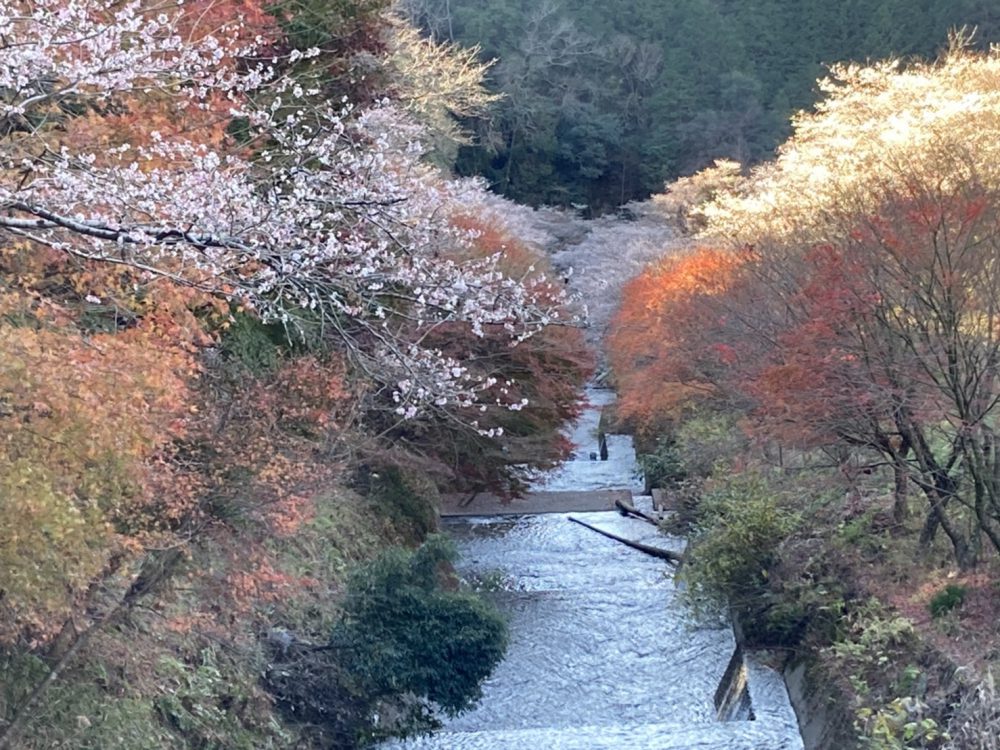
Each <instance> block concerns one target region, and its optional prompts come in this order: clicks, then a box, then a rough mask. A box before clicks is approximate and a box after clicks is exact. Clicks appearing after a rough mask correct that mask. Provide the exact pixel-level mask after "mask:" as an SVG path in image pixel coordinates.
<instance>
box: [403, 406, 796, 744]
mask: <svg viewBox="0 0 1000 750" xmlns="http://www.w3.org/2000/svg"><path fill="white" fill-rule="evenodd" d="M589 400H590V402H591V404H592V405H593V406H592V407H591V408H590V409H588V410H587V412H586V413H585V414H584V415H583V418H582V419H581V420H580V422H579V423H578V424H577V425H576V426H575V427H574V430H573V434H572V439H573V441H574V443H575V445H576V446H577V452H576V458H575V459H574V460H571V461H569V462H567V463H566V464H565V465H564V466H562V467H561V468H560V469H558V470H557V471H556V472H553V473H552V474H551V475H549V476H547V477H545V478H544V479H543V480H542V481H541V482H540V483H539V484H540V486H541V487H542V488H544V489H546V490H574V491H581V490H588V489H606V488H627V489H632V488H635V486H636V484H635V483H636V479H635V476H634V463H635V454H634V451H633V449H632V445H631V439H630V438H629V437H627V436H614V439H613V440H612V441H609V460H608V461H591V460H590V457H589V454H590V452H591V451H592V450H597V448H596V445H597V439H596V427H597V420H598V418H599V405H601V404H603V403H607V402H608V400H610V396H609V395H608V394H607V393H603V392H599V391H598V392H593V391H592V392H590V394H589ZM637 502H640V503H641V499H640V498H637ZM571 515H573V516H574V517H579V518H581V519H583V520H586V521H587V522H588V523H590V524H593V525H595V526H598V527H600V528H602V529H605V530H608V531H612V532H614V533H617V534H619V535H621V536H624V537H627V538H630V539H634V540H637V541H644V542H646V543H649V544H655V545H658V546H661V547H668V548H673V549H675V550H678V551H679V550H680V549H681V548H682V546H683V540H681V539H677V538H671V537H666V536H664V535H662V534H661V533H660V532H659V531H658V530H657V529H655V528H654V527H652V526H651V525H649V524H646V523H644V522H642V521H638V520H635V519H631V518H624V517H622V516H620V515H618V514H617V513H613V512H603V513H580V514H571ZM446 527H447V529H448V531H449V532H450V533H451V534H452V535H453V537H454V538H455V539H456V541H457V542H458V545H459V549H460V550H461V552H462V561H461V564H460V572H462V573H465V574H467V575H470V576H471V575H477V576H480V577H481V576H483V575H484V574H487V575H488V574H494V577H499V578H501V579H503V580H504V581H505V582H506V586H505V587H504V588H505V589H506V590H504V591H502V592H500V593H498V594H496V597H497V600H498V603H499V604H500V606H501V608H502V609H503V610H504V611H505V612H507V613H508V616H509V618H510V628H511V636H512V642H511V646H510V649H509V651H508V654H507V657H506V659H505V660H504V662H503V663H502V664H501V665H500V666H499V667H498V668H497V670H496V672H495V673H494V674H493V675H492V676H491V677H490V679H489V680H488V681H487V682H486V684H485V686H484V689H483V698H482V700H481V701H480V703H479V705H478V706H477V707H476V708H475V709H474V710H473V711H471V712H469V713H467V714H465V715H463V716H460V717H457V718H455V719H453V720H450V721H448V722H447V723H446V726H445V728H444V730H443V731H441V732H439V733H438V734H436V735H434V736H432V737H427V738H421V739H417V740H412V741H409V742H406V743H398V744H396V745H394V746H393V747H396V748H409V749H410V750H418V749H428V750H437V749H440V750H549V749H550V748H561V749H564V750H604V749H607V750H612V749H614V750H668V749H669V750H675V749H676V750H679V749H680V748H700V749H705V750H751V749H752V750H779V749H780V750H801V748H802V742H801V739H800V737H799V734H798V729H797V726H796V722H795V716H794V713H793V712H792V711H791V708H790V706H789V705H788V698H787V694H786V692H785V690H784V685H783V683H782V682H781V680H780V677H779V676H777V675H776V674H775V673H774V672H772V671H771V670H769V669H767V668H766V667H763V666H761V665H757V664H750V665H748V667H749V672H750V674H751V676H752V677H753V679H752V681H751V683H752V684H751V685H750V687H751V691H750V692H751V697H752V702H753V705H752V710H753V715H754V716H756V720H753V721H719V719H718V712H717V710H716V706H715V701H714V698H715V694H716V690H717V688H718V686H719V684H720V681H721V680H722V678H723V675H724V674H725V672H726V668H727V666H728V665H729V663H730V659H731V658H732V656H733V651H734V646H735V644H734V640H733V635H732V631H731V629H729V628H728V627H724V626H723V625H722V624H721V623H719V624H716V625H714V626H713V625H706V624H705V623H703V622H696V621H694V620H693V619H692V618H691V616H690V615H689V614H688V613H687V612H686V610H685V609H684V608H683V607H682V606H681V605H680V603H678V602H677V601H676V595H677V589H676V587H675V585H674V582H673V580H672V578H671V577H670V569H669V568H668V567H667V566H666V565H665V564H664V563H663V562H662V561H661V560H657V559H655V558H652V557H648V556H646V555H644V554H642V553H640V552H637V551H635V550H632V549H629V548H628V547H625V546H623V545H621V544H619V543H618V542H615V541H613V540H610V539H607V538H605V537H602V536H600V535H598V534H595V533H594V532H593V531H590V530H588V529H586V528H584V527H582V526H580V525H578V524H575V523H572V522H570V521H569V517H568V515H567V514H550V515H535V516H520V517H513V518H512V517H504V518H499V517H494V518H473V519H463V520H461V521H459V520H455V521H450V522H448V524H447V526H446Z"/></svg>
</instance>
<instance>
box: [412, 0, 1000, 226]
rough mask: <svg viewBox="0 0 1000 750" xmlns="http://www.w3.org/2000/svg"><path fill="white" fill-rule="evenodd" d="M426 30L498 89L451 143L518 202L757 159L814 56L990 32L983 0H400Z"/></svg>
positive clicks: (876, 52) (593, 201)
mask: <svg viewBox="0 0 1000 750" xmlns="http://www.w3.org/2000/svg"><path fill="white" fill-rule="evenodd" d="M403 5H404V8H405V10H406V11H407V12H408V14H409V15H410V18H411V19H412V20H413V21H414V22H415V23H417V24H418V25H420V26H421V28H423V29H424V31H425V32H427V33H429V34H430V35H432V36H433V37H435V38H436V39H441V40H453V41H458V42H460V43H462V44H464V45H470V46H471V45H477V44H478V45H480V46H481V48H482V57H483V58H484V59H494V58H495V59H496V60H497V63H496V65H495V66H494V67H493V70H492V74H491V76H490V79H489V85H490V86H491V87H492V88H493V89H494V90H495V91H498V92H502V93H503V95H504V98H503V100H502V102H501V103H500V104H499V105H498V107H497V109H496V117H495V120H494V122H493V123H492V124H491V125H489V126H483V127H482V128H481V129H480V132H479V138H478V139H477V142H476V144H475V145H470V146H467V147H465V148H464V149H462V151H461V153H460V156H459V160H458V169H459V171H460V172H461V173H462V174H467V175H468V174H482V175H485V176H487V177H488V178H489V180H490V181H491V182H492V183H493V184H494V185H495V187H496V189H498V190H499V191H500V192H502V193H503V194H504V195H507V196H509V197H512V198H515V199H517V200H520V201H525V202H528V203H532V204H543V203H548V204H561V205H568V204H571V203H583V204H587V205H589V206H591V207H594V208H604V207H608V206H614V205H618V204H621V203H625V202H627V201H629V200H632V199H636V198H644V197H646V196H648V195H649V194H650V193H652V192H656V191H658V190H659V189H660V188H662V186H663V183H664V182H665V181H667V180H671V179H673V178H675V177H677V176H679V175H685V174H690V173H692V172H695V171H697V170H699V169H701V168H703V167H705V166H707V165H709V164H711V162H712V161H713V160H714V159H717V158H730V159H735V160H737V161H739V162H741V163H754V162H758V161H761V160H762V159H766V158H767V157H768V156H769V155H771V154H772V153H773V150H774V148H775V147H776V146H777V145H778V144H779V143H781V142H782V141H783V140H784V139H785V138H786V137H787V136H788V134H789V129H788V122H789V117H790V115H791V114H792V113H794V112H795V111H798V110H801V109H808V108H810V107H811V106H812V104H813V102H814V101H816V98H817V89H816V80H817V79H818V78H821V77H822V76H823V75H824V73H825V67H824V65H825V64H828V63H833V62H836V61H839V60H866V59H882V58H886V57H891V56H904V57H906V56H912V55H915V56H923V57H927V56H933V55H934V54H935V53H936V52H937V51H938V50H939V49H940V48H941V47H942V45H943V44H944V42H945V39H946V36H947V33H948V30H949V29H950V28H953V27H960V26H975V27H977V28H978V34H977V37H976V38H977V40H978V43H979V44H982V45H986V44H988V43H989V42H991V41H994V42H995V41H997V40H998V39H1000V7H998V6H997V4H996V3H995V2H992V0H917V1H916V2H913V1H912V0H875V1H874V2H866V1H864V0H846V1H844V2H828V1H827V0H804V1H803V0H750V1H746V0H743V1H740V2H736V1H734V0H677V1H676V2H670V3H663V2H654V1H652V0H629V1H628V2H622V1H619V2H596V1H595V0H580V1H579V2H573V3H563V2H559V0H542V2H536V1H535V0H502V1H501V2H497V1H496V0H405V2H404V3H403Z"/></svg>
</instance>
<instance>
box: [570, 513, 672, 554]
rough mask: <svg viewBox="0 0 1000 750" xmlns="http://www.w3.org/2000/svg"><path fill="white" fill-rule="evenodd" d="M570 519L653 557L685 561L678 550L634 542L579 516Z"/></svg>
mask: <svg viewBox="0 0 1000 750" xmlns="http://www.w3.org/2000/svg"><path fill="white" fill-rule="evenodd" d="M569 520H570V521H572V522H573V523H578V524H580V525H581V526H583V527H584V528H587V529H590V530H591V531H596V532H597V533H598V534H600V535H601V536H606V537H607V538H608V539H614V540H615V541H616V542H620V543H622V544H624V545H625V546H626V547H631V548H632V549H634V550H638V551H639V552H642V553H645V554H647V555H650V556H652V557H658V558H659V559H661V560H666V561H667V562H668V563H670V564H671V565H680V564H681V562H683V561H684V557H683V556H682V555H678V554H677V553H676V552H671V551H670V550H668V549H661V548H660V547H653V546H651V545H649V544H643V543H642V542H633V541H632V540H631V539H626V538H625V537H621V536H618V535H617V534H612V533H611V532H610V531H605V530H604V529H599V528H597V527H596V526H591V525H590V524H589V523H587V522H585V521H581V520H580V519H579V518H573V516H569Z"/></svg>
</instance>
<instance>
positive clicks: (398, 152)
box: [0, 0, 562, 418]
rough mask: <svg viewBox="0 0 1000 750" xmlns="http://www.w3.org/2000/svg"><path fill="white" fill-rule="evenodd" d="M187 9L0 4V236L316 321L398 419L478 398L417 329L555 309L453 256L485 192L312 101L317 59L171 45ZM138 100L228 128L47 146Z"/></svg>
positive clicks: (343, 112) (241, 35)
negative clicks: (94, 145) (459, 215)
mask: <svg viewBox="0 0 1000 750" xmlns="http://www.w3.org/2000/svg"><path fill="white" fill-rule="evenodd" d="M185 13H186V10H185V6H184V5H180V6H179V7H174V8H173V9H166V10H164V9H162V8H161V6H159V5H158V4H156V3H150V2H144V1H143V0H135V1H133V2H128V3H124V4H123V3H121V2H117V1H114V0H80V1H79V2H73V3H66V2H63V1H62V0H40V1H39V2H31V3H25V2H20V1H19V0H0V32H2V38H3V39H4V40H6V43H5V46H4V47H3V48H2V54H0V92H2V96H0V117H2V129H3V136H2V140H0V165H2V170H3V175H2V182H0V203H2V205H3V209H4V211H3V213H2V216H0V230H2V231H3V232H5V233H7V234H9V235H12V236H15V237H18V238H23V239H27V240H29V241H31V242H34V243H38V244H41V245H47V246H49V247H52V248H56V249H58V250H60V251H63V252H66V253H70V254H73V255H76V256H79V257H81V258H86V259H90V260H99V261H104V262H108V263H114V264H124V265H127V266H130V267H133V268H136V269H140V270H141V271H143V272H145V273H147V274H149V275H150V276H151V277H167V278H170V279H173V280H174V281H178V282H181V283H184V284H188V285H191V286H193V287H196V288H199V289H202V290H206V291H209V292H212V293H214V294H218V295H223V296H224V297H226V298H228V299H230V300H231V301H233V303H234V304H237V305H241V306H243V307H245V308H249V309H252V310H253V311H255V312H256V313H257V314H259V315H260V316H261V317H262V318H263V319H265V320H267V321H280V322H282V323H283V324H284V325H285V327H286V329H287V330H288V332H289V335H290V336H296V335H298V336H303V335H305V332H306V331H307V330H309V329H315V330H320V331H322V333H323V335H329V336H332V337H334V338H336V340H337V341H339V343H340V344H341V345H342V346H343V348H344V350H345V351H346V352H347V354H348V356H349V358H350V359H351V360H352V361H353V362H354V364H355V365H356V366H357V367H359V368H360V369H361V370H362V371H363V372H364V373H365V374H366V375H367V376H369V377H370V379H371V380H372V381H374V382H375V383H376V384H377V386H376V387H377V389H378V390H381V391H384V392H385V394H386V396H387V397H388V398H391V400H392V402H393V403H394V404H395V407H394V408H395V411H396V412H397V415H398V416H399V417H400V418H412V417H415V416H416V415H417V414H419V413H421V412H422V411H425V410H435V409H438V410H440V409H444V408H446V407H447V408H449V409H451V410H454V408H455V407H471V406H475V405H477V404H478V403H479V402H480V401H481V400H483V399H487V400H489V401H490V403H493V402H494V401H495V399H496V394H495V393H493V392H492V390H493V387H494V386H495V385H496V384H495V383H494V382H493V381H492V380H491V379H488V378H486V377H479V376H477V375H475V374H473V372H472V371H470V368H469V367H468V366H467V365H466V363H464V362H463V361H461V360H460V359H458V358H456V357H454V356H448V355H446V354H444V353H443V352H442V351H440V350H439V349H436V348H433V347H430V346H424V345H423V343H422V342H423V341H424V340H425V339H426V338H427V336H428V333H429V332H430V331H432V330H433V329H434V327H435V326H439V325H450V324H453V323H456V322H459V323H462V324H463V325H466V326H468V327H469V328H470V329H471V330H472V331H473V332H474V333H475V334H476V335H477V336H482V335H485V334H486V332H487V331H490V332H496V331H502V332H503V334H504V335H506V336H507V337H509V339H510V340H511V342H512V343H517V342H519V341H523V340H525V339H527V338H529V337H531V336H532V335H534V334H535V333H537V332H538V331H539V330H541V329H542V328H543V327H545V326H546V325H548V324H550V323H553V322H556V321H558V320H559V319H560V315H561V314H560V312H559V308H560V303H561V302H562V300H561V299H559V298H553V296H552V295H545V296H539V295H538V294H536V293H535V292H533V291H532V288H533V287H529V286H527V285H525V284H523V283H521V281H520V280H518V279H512V278H509V277H507V276H505V275H504V274H503V273H502V271H501V270H500V269H499V267H498V261H499V258H498V257H491V258H485V259H476V260H470V259H469V257H468V256H467V255H463V254H462V253H461V252H460V249H461V247H462V246H463V243H466V242H468V241H469V240H470V239H471V238H470V237H469V236H468V233H467V232H462V231H460V230H457V229H455V228H454V227H453V225H452V222H451V221H450V217H451V215H452V214H453V213H454V211H455V210H456V208H457V207H460V206H462V205H463V204H465V203H467V202H469V200H470V196H469V194H468V191H469V190H473V191H476V190H481V189H482V188H481V187H480V186H479V185H478V184H477V183H468V182H463V183H452V182H449V181H447V180H444V179H442V178H441V176H440V174H439V173H438V172H436V171H435V170H434V169H433V168H431V167H428V166H425V165H423V164H422V163H421V161H420V156H421V154H422V150H423V146H422V143H421V138H422V130H421V129H420V127H419V126H417V125H416V124H414V123H413V122H412V121H411V120H409V119H408V118H407V117H406V116H405V115H404V114H403V113H402V112H401V111H400V110H398V109H397V108H395V107H393V106H391V105H389V104H388V103H386V104H383V105H381V106H376V107H375V108H373V109H370V110H368V111H365V112H361V111H357V110H356V109H354V108H353V107H352V105H351V103H350V102H346V101H337V102H330V101H327V100H326V99H325V97H324V95H323V90H322V86H321V84H320V83H319V81H320V76H319V73H320V72H321V70H322V64H321V63H322V52H321V51H320V50H318V49H309V50H298V49H291V50H282V51H281V53H280V54H278V53H271V52H270V51H269V46H268V43H267V40H265V39H261V38H256V39H253V40H250V41H247V39H248V37H249V36H250V34H248V32H247V29H246V28H244V27H243V26H242V24H241V23H240V22H239V21H238V20H236V21H233V22H232V23H230V24H228V25H227V26H224V27H223V28H222V29H220V30H218V31H217V32H215V33H213V34H209V35H205V36H201V37H200V38H198V37H195V36H193V35H190V34H188V35H184V34H182V30H183V29H184V28H186V27H187V26H189V25H190V19H188V18H186V17H185ZM303 71H304V72H303ZM137 97H138V98H141V97H155V98H158V99H160V100H161V101H162V100H165V101H167V102H169V105H170V106H172V107H175V108H177V109H178V110H180V109H182V108H193V109H195V110H200V111H203V112H204V111H211V112H214V113H216V114H217V115H218V116H219V117H224V118H225V119H226V120H227V121H228V123H229V131H228V134H227V136H226V137H225V138H224V139H223V140H222V141H221V142H220V143H218V144H213V145H209V144H206V143H205V142H204V141H203V140H202V139H198V138H195V137H193V136H192V135H191V134H186V133H183V132H173V131H172V130H168V129H164V130H154V131H152V132H149V133H148V134H146V135H147V136H148V137H143V138H135V137H123V138H121V139H120V142H118V143H117V144H115V145H113V146H112V147H111V148H109V149H106V150H104V151H103V152H98V151H97V150H92V149H89V148H87V147H86V145H84V146H83V147H81V146H80V145H79V144H75V143H69V142H68V141H67V140H66V139H65V138H64V137H63V133H62V131H61V129H60V123H62V122H63V121H64V120H65V119H67V117H69V115H70V114H71V113H77V112H86V111H88V110H93V111H109V110H114V109H115V108H120V107H124V106H126V104H127V102H129V101H132V100H135V99H136V98H137ZM487 392H489V393H487Z"/></svg>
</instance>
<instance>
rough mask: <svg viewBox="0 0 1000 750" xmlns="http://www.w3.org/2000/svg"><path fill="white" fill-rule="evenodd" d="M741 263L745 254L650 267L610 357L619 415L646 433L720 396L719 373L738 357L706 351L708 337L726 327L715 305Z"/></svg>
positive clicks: (716, 253)
mask: <svg viewBox="0 0 1000 750" xmlns="http://www.w3.org/2000/svg"><path fill="white" fill-rule="evenodd" d="M742 262H743V260H742V258H741V256H740V255H739V254H736V253H733V252H728V251H722V250H716V249H713V248H708V247H699V248H697V249H695V250H692V251H690V252H685V253H682V254H678V255H673V256H670V257H668V258H665V259H663V260H662V261H660V262H659V263H656V264H654V265H652V266H650V267H649V268H647V269H646V271H644V272H643V273H642V274H641V275H639V276H638V277H636V278H635V279H633V280H632V281H631V282H629V284H628V285H627V286H626V287H625V290H624V293H623V300H624V301H623V303H622V306H621V308H620V309H619V311H618V313H617V315H616V316H615V319H614V321H613V323H612V327H611V333H610V337H609V341H608V349H609V354H610V358H611V364H612V368H613V369H614V372H615V378H616V381H617V384H618V389H619V394H620V401H619V414H620V415H621V417H623V418H624V419H627V420H630V421H631V422H632V423H633V424H634V425H635V427H636V429H638V430H639V431H640V432H646V431H650V430H653V429H655V427H656V426H657V425H660V424H664V423H667V422H670V421H671V420H673V419H676V418H677V417H678V416H680V412H681V410H683V409H684V408H685V407H686V406H687V405H689V404H690V403H693V402H695V401H697V400H699V399H701V398H706V397H709V396H713V395H718V388H717V383H716V382H715V381H714V380H713V378H712V373H713V370H715V369H717V368H719V367H726V366H728V365H731V364H732V363H733V360H734V358H735V357H736V354H735V350H734V348H733V347H731V346H729V345H728V344H724V343H721V342H718V343H716V344H715V345H713V346H708V347H706V346H705V342H706V341H707V340H708V339H707V333H708V330H709V329H710V328H712V327H713V326H717V325H719V324H720V323H723V322H724V316H723V315H722V313H720V311H719V310H717V309H716V308H715V307H713V305H711V304H708V303H709V302H711V301H712V300H713V299H714V298H717V297H718V296H719V295H722V294H723V293H724V292H726V291H727V289H728V287H729V285H730V284H731V282H732V280H733V278H734V275H735V272H736V271H737V269H738V268H739V267H740V265H741V264H742Z"/></svg>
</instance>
